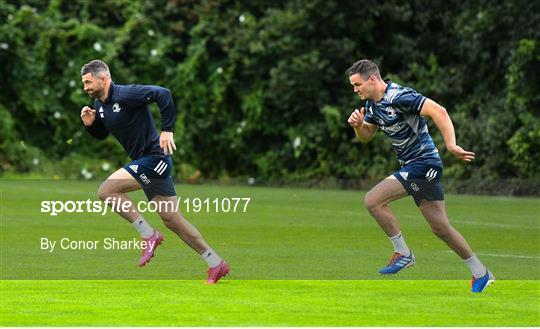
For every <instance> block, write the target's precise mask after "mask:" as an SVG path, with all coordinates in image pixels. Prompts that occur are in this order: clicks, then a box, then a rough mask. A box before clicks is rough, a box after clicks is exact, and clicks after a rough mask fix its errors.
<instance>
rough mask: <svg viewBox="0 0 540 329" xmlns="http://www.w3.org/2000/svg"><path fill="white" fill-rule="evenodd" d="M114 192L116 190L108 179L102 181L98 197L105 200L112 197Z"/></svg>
mask: <svg viewBox="0 0 540 329" xmlns="http://www.w3.org/2000/svg"><path fill="white" fill-rule="evenodd" d="M114 193H115V191H114V190H113V189H112V188H111V185H110V183H109V182H107V181H104V182H103V183H101V185H100V186H99V189H98V192H97V194H98V197H99V199H100V200H101V201H105V200H106V199H107V198H109V197H112V196H113V195H114Z"/></svg>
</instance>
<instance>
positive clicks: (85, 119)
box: [81, 106, 109, 139]
mask: <svg viewBox="0 0 540 329" xmlns="http://www.w3.org/2000/svg"><path fill="white" fill-rule="evenodd" d="M81 121H82V123H83V124H84V128H86V131H88V133H90V135H92V136H94V137H95V138H97V139H105V138H107V136H108V135H109V131H108V130H107V128H105V126H104V125H103V122H101V120H99V119H97V118H96V110H94V109H92V108H91V107H89V106H85V107H83V108H82V110H81Z"/></svg>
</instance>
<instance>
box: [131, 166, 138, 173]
mask: <svg viewBox="0 0 540 329" xmlns="http://www.w3.org/2000/svg"><path fill="white" fill-rule="evenodd" d="M129 169H131V170H133V172H134V173H137V169H139V165H130V166H129Z"/></svg>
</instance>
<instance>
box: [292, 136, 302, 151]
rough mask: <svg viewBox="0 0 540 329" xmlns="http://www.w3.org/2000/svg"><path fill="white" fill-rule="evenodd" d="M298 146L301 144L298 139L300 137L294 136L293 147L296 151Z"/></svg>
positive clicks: (300, 140)
mask: <svg viewBox="0 0 540 329" xmlns="http://www.w3.org/2000/svg"><path fill="white" fill-rule="evenodd" d="M300 144H302V139H301V138H300V136H296V138H295V139H294V141H293V147H294V148H295V149H297V148H298V147H300Z"/></svg>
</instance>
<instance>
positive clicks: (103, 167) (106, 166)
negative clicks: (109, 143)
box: [101, 162, 111, 171]
mask: <svg viewBox="0 0 540 329" xmlns="http://www.w3.org/2000/svg"><path fill="white" fill-rule="evenodd" d="M101 169H103V171H107V170H109V169H111V164H110V163H108V162H104V163H103V164H102V165H101Z"/></svg>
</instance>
